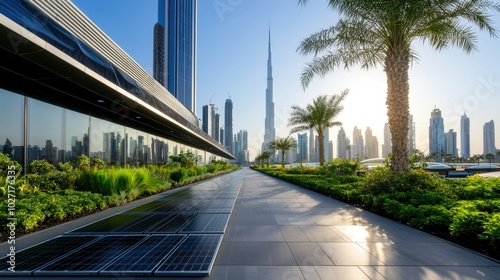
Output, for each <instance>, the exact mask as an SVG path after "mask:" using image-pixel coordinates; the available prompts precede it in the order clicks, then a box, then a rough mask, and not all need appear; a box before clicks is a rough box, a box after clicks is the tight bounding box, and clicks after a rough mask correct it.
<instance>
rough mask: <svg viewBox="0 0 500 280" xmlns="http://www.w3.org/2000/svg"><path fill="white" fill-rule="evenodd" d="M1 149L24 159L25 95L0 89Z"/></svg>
mask: <svg viewBox="0 0 500 280" xmlns="http://www.w3.org/2000/svg"><path fill="white" fill-rule="evenodd" d="M0 100H2V102H0V119H1V120H2V121H0V151H1V152H2V153H3V154H6V155H8V156H9V157H10V158H11V159H13V160H16V161H17V162H19V163H20V164H21V165H23V161H24V96H22V95H19V94H16V93H13V92H10V91H6V90H4V89H0Z"/></svg>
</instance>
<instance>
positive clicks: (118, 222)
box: [71, 213, 143, 234]
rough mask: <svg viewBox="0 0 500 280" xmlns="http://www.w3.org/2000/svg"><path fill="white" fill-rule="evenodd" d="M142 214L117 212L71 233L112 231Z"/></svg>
mask: <svg viewBox="0 0 500 280" xmlns="http://www.w3.org/2000/svg"><path fill="white" fill-rule="evenodd" d="M141 216H143V214H141V213H130V214H125V213H124V214H118V215H114V216H111V217H109V218H106V219H103V220H100V221H97V222H95V223H92V224H90V225H87V226H84V227H81V228H78V229H75V230H73V231H72V232H71V233H78V234H81V233H83V232H84V233H106V232H110V231H114V230H116V229H117V228H119V227H122V226H124V225H126V224H128V223H130V222H134V221H135V220H136V219H138V218H139V217H141Z"/></svg>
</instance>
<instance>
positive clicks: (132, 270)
mask: <svg viewBox="0 0 500 280" xmlns="http://www.w3.org/2000/svg"><path fill="white" fill-rule="evenodd" d="M185 237H186V235H152V236H150V237H148V238H147V239H145V240H143V241H142V242H141V243H139V244H138V245H137V246H136V247H134V248H133V249H131V250H129V251H128V252H127V253H125V254H123V255H121V256H120V257H119V258H117V259H116V260H114V261H113V262H111V263H110V264H109V265H107V266H106V267H105V268H104V269H103V270H101V271H100V272H99V275H115V276H117V275H151V274H152V272H153V269H154V268H155V267H156V266H158V264H159V263H160V262H161V261H162V260H163V259H165V257H166V256H168V255H169V254H170V252H171V251H172V250H173V249H174V248H176V247H177V245H179V243H180V242H181V241H182V240H183V239H184V238H185Z"/></svg>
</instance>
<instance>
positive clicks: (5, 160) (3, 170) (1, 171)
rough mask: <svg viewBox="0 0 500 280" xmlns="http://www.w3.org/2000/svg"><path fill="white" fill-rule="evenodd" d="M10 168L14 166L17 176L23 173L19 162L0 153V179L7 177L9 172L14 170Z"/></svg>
mask: <svg viewBox="0 0 500 280" xmlns="http://www.w3.org/2000/svg"><path fill="white" fill-rule="evenodd" d="M9 166H13V167H14V170H15V171H16V173H17V174H20V172H21V171H22V167H21V165H20V164H19V163H18V162H17V161H15V160H12V159H11V158H10V157H9V156H8V155H5V154H3V153H1V152H0V177H4V178H5V177H7V171H8V170H12V168H9Z"/></svg>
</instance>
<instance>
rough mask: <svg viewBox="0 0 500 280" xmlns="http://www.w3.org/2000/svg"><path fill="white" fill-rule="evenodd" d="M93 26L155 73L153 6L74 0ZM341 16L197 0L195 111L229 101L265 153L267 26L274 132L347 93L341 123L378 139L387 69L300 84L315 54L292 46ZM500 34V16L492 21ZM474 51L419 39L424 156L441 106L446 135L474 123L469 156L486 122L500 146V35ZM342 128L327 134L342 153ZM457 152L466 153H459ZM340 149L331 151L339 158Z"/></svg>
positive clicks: (416, 76) (317, 9)
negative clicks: (329, 97) (317, 100)
mask: <svg viewBox="0 0 500 280" xmlns="http://www.w3.org/2000/svg"><path fill="white" fill-rule="evenodd" d="M73 3H75V5H77V6H78V7H79V8H80V9H81V10H82V11H83V12H84V13H85V14H86V15H87V16H88V17H89V18H90V19H91V20H92V21H93V22H94V23H96V24H97V25H98V26H99V27H100V28H101V29H102V30H103V31H104V32H105V33H106V34H108V35H109V36H110V37H111V38H112V39H113V40H114V41H115V42H116V43H117V44H118V45H119V46H120V47H121V48H122V49H123V50H125V51H126V52H127V53H128V54H129V55H130V56H131V57H132V58H133V59H134V60H135V61H136V62H137V63H138V64H140V65H141V66H142V67H143V68H144V69H146V71H148V72H149V73H152V68H153V67H152V65H153V63H152V57H153V55H152V49H153V26H154V24H155V23H156V21H157V1H156V0H106V1H102V0H73ZM337 19H338V15H337V13H336V12H334V11H332V10H331V9H329V8H328V7H327V1H326V0H324V1H309V3H308V4H307V5H306V6H304V7H300V6H298V5H297V1H294V0H199V1H198V46H197V48H198V53H197V59H198V65H197V67H198V68H197V77H198V78H197V95H198V96H197V110H196V112H197V115H198V116H199V117H200V118H201V107H202V106H203V105H205V104H208V102H209V100H210V98H212V96H213V99H212V103H214V104H216V106H217V107H218V108H219V113H220V114H221V116H223V114H224V102H225V100H226V98H227V97H228V96H231V98H232V100H233V103H234V111H233V112H234V113H233V115H234V127H233V131H234V132H235V133H236V132H237V131H239V130H240V129H246V130H248V133H249V149H250V158H251V159H253V158H254V157H255V155H256V154H257V153H258V152H259V150H260V147H261V143H262V141H263V137H264V118H265V89H266V62H267V40H268V30H269V27H270V28H271V44H272V63H273V78H274V102H275V115H276V120H275V126H276V135H277V136H286V135H288V133H289V131H290V128H289V127H287V119H288V116H289V114H290V111H291V110H290V107H291V106H292V105H295V104H296V105H301V106H305V105H306V104H307V103H310V102H312V100H313V98H314V97H316V96H318V95H321V94H338V93H340V91H341V90H343V89H346V88H347V89H349V90H350V94H349V96H348V97H347V99H346V100H345V102H344V107H345V109H344V112H343V113H342V114H341V115H340V116H339V118H338V120H339V121H341V122H343V127H344V129H345V130H346V133H347V135H348V136H349V137H350V138H352V131H353V128H354V126H355V125H356V126H357V127H358V128H361V129H362V131H363V134H364V131H365V129H366V127H370V128H371V129H372V131H373V133H374V135H375V136H377V138H378V140H379V143H380V144H382V143H383V128H384V123H385V122H387V109H386V105H385V98H386V92H387V87H386V77H385V73H384V72H383V70H382V69H381V68H378V69H372V70H369V71H365V70H359V69H357V68H354V69H351V70H349V71H348V70H343V69H340V70H336V71H335V72H333V73H331V74H330V75H328V76H326V77H325V78H323V79H322V78H315V79H314V80H313V82H312V83H311V85H310V86H309V88H308V89H307V90H306V91H303V90H302V88H301V87H300V81H299V78H300V73H301V71H302V69H303V67H304V65H305V63H306V62H308V61H310V60H311V59H312V57H302V56H300V55H299V54H298V53H297V52H296V49H297V47H298V45H299V43H300V41H301V40H302V39H304V38H306V37H307V36H309V35H310V34H312V33H314V32H317V31H320V30H321V29H323V28H327V27H329V26H332V25H334V24H335V23H336V21H337ZM493 19H494V24H495V27H496V28H497V29H500V15H498V14H496V15H495V16H494V17H493ZM477 45H478V49H479V51H478V52H475V53H473V54H472V55H467V54H465V53H464V52H463V51H461V50H459V49H457V48H453V49H449V50H446V51H443V52H437V51H434V50H432V49H431V48H430V47H429V46H428V45H424V44H422V43H421V42H416V44H415V49H416V50H417V51H418V53H419V56H420V60H419V61H418V62H417V63H414V64H413V66H412V69H411V71H410V112H411V114H412V115H413V116H414V120H415V123H416V140H417V148H418V149H420V150H421V151H424V152H425V153H428V146H429V145H428V141H429V140H428V138H429V137H428V131H429V118H430V113H431V111H432V110H433V109H434V106H436V107H437V108H438V109H441V111H442V113H443V117H444V122H445V131H448V130H449V129H454V130H455V131H456V132H458V137H457V138H458V139H457V140H458V148H459V150H460V134H459V132H460V121H459V120H460V116H461V115H462V114H463V113H464V111H465V112H466V113H467V115H468V116H469V118H470V121H471V143H472V144H471V153H472V154H477V153H482V152H483V137H482V135H483V124H484V123H486V122H488V121H490V120H492V119H493V120H494V121H495V126H496V130H497V131H496V134H497V137H496V146H497V148H500V140H499V139H500V110H499V108H500V55H498V50H499V49H500V39H498V38H496V39H495V38H493V39H491V38H490V37H489V36H488V34H487V33H485V32H481V33H479V36H478V44H477ZM338 130H339V128H337V127H334V128H332V129H331V130H330V140H333V143H334V147H336V137H337V132H338ZM459 153H460V151H459ZM335 154H336V150H335V151H334V155H335Z"/></svg>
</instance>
